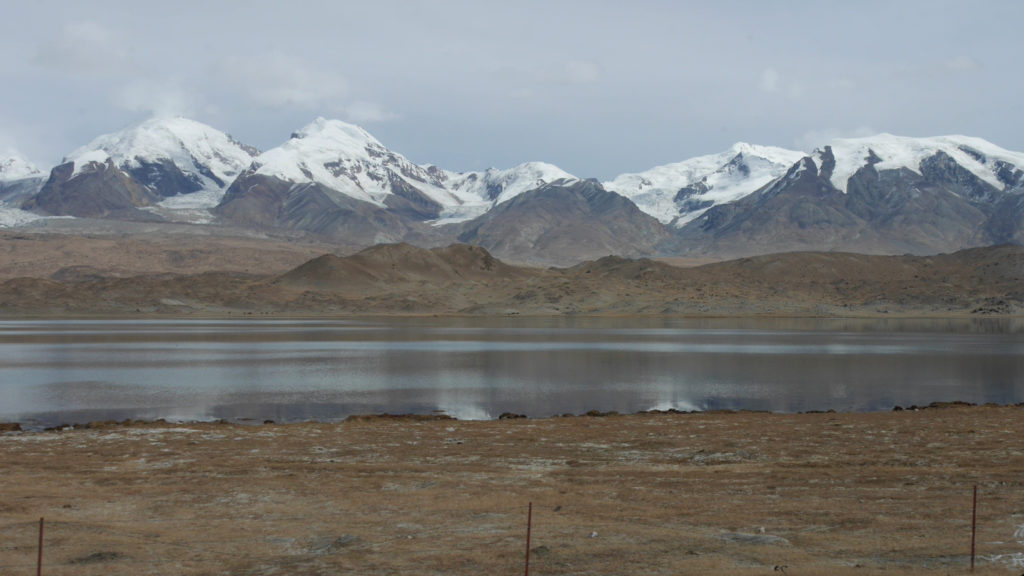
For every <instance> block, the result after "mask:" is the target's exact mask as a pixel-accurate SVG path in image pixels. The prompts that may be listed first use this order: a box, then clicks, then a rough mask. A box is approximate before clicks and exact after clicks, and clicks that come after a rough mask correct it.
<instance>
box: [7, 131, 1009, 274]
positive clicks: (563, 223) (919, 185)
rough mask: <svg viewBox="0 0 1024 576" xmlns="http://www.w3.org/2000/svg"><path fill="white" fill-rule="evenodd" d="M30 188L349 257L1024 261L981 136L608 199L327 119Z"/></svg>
mask: <svg viewBox="0 0 1024 576" xmlns="http://www.w3.org/2000/svg"><path fill="white" fill-rule="evenodd" d="M26 175H28V177H27V178H21V179H15V180H13V181H14V182H19V183H25V182H28V183H29V184H25V187H22V188H21V189H20V190H21V192H19V194H21V196H20V197H19V198H26V197H27V200H25V201H24V204H22V207H24V208H26V209H28V210H33V211H35V212H36V213H37V214H39V215H72V216H80V217H89V218H105V219H113V220H118V219H124V220H146V221H153V222H159V221H166V220H183V219H184V220H187V221H190V222H195V223H211V224H212V223H214V222H215V221H217V222H218V223H220V224H223V225H228V226H233V227H238V228H243V229H255V230H260V231H261V232H262V231H269V230H276V231H278V232H281V231H286V232H285V233H286V234H288V235H291V234H293V231H294V232H298V233H300V234H307V233H308V234H313V235H318V236H320V237H322V238H327V239H331V240H333V241H336V242H337V243H338V244H339V246H348V247H355V246H365V245H368V244H373V243H380V242H399V241H404V242H410V243H415V244H419V245H421V246H434V245H439V244H446V243H449V242H451V241H454V240H456V239H458V240H462V241H467V242H474V243H478V244H481V245H484V246H487V247H489V248H491V249H492V250H495V251H496V252H498V253H500V254H501V256H502V257H504V258H508V259H511V260H517V261H533V262H538V263H554V262H558V263H568V262H571V261H572V260H573V258H574V254H576V255H580V256H582V255H585V254H586V255H588V257H589V255H592V253H593V252H595V251H613V252H614V253H616V254H629V255H665V256H674V255H684V254H689V255H711V256H717V257H720V256H738V255H750V254H757V253H765V252H779V251H788V250H847V251H856V252H866V253H887V254H891V253H905V252H910V253H916V254H927V253H936V252H944V251H953V250H958V249H961V248H965V247H970V246H978V245H984V244H993V243H1005V242H1010V243H1019V244H1024V153H1020V152H1012V151H1008V150H1005V149H1003V148H1000V147H998V146H996V145H994V144H991V143H989V142H986V141H985V140H982V139H980V138H971V137H966V136H941V137H934V138H907V137H900V136H893V135H890V134H880V135H878V136H873V137H870V138H857V139H839V140H835V141H833V142H831V143H829V144H828V145H825V146H822V147H821V148H818V149H816V150H814V151H813V152H810V153H804V152H799V151H793V150H786V149H783V148H777V147H770V146H757V145H753V144H744V143H739V144H736V145H734V146H733V147H731V148H730V149H729V150H726V151H724V152H721V153H719V154H712V155H708V156H701V157H698V158H692V159H689V160H684V161H681V162H677V163H674V164H667V165H664V166H658V167H655V168H652V169H650V170H647V171H645V172H641V173H635V174H623V175H621V176H618V177H616V178H614V179H612V180H610V181H608V182H605V183H603V184H601V183H598V182H596V181H593V180H580V179H578V178H576V177H574V176H573V175H571V174H569V173H567V172H565V171H563V170H561V169H559V168H558V167H557V166H553V165H551V164H546V163H543V162H529V163H525V164H521V165H519V166H516V167H513V168H509V169H504V170H499V169H494V168H491V169H488V170H485V171H478V172H462V173H460V172H453V171H449V170H445V169H442V168H440V167H437V166H433V165H419V164H415V163H413V162H411V161H410V160H408V159H407V158H405V157H404V156H402V155H401V154H399V153H397V152H395V151H392V150H390V149H388V148H387V147H386V146H384V145H383V144H382V143H381V142H380V141H378V140H377V139H376V138H374V137H373V136H372V135H371V134H370V133H368V132H367V131H366V130H364V129H362V128H360V127H358V126H355V125H352V124H348V123H345V122H342V121H338V120H327V119H323V118H318V119H316V120H315V121H313V122H312V123H310V124H309V125H307V126H305V127H303V128H302V129H300V130H298V131H296V132H295V133H294V134H292V136H291V138H289V139H288V140H287V141H285V142H284V143H283V144H281V145H280V146H278V147H275V148H273V149H270V150H267V151H266V152H264V153H262V154H257V153H256V151H255V150H254V149H252V148H250V147H247V146H244V145H241V144H239V143H238V142H236V141H234V140H232V139H231V138H230V137H229V136H227V135H226V134H224V133H223V132H220V131H218V130H215V129H213V128H210V127H209V126H206V125H204V124H201V123H198V122H194V121H191V120H187V119H183V118H176V119H154V120H149V121H146V122H143V123H141V124H139V125H136V126H133V127H131V128H129V129H126V130H123V131H121V132H117V133H114V134H108V135H105V136H101V137H99V138H97V139H95V140H94V141H93V142H91V143H90V144H89V145H87V146H84V147H82V148H80V149H78V150H76V151H74V152H73V153H71V154H70V155H68V157H67V159H66V161H65V162H64V163H63V164H61V165H60V166H57V167H55V168H53V169H52V171H51V172H50V173H49V178H48V180H46V182H45V184H44V185H41V184H40V182H41V179H40V178H38V171H37V170H36V171H33V168H32V167H31V165H30V164H29V163H27V162H26V161H24V159H23V158H21V157H15V156H11V157H10V158H8V157H0V188H2V186H3V183H4V182H8V181H12V180H10V179H11V178H15V177H22V176H26ZM33 175H36V176H33ZM40 187H41V189H40ZM26 191H27V192H26ZM37 191H38V192H37ZM7 198H8V201H7V208H8V209H9V208H10V207H11V206H13V205H12V204H11V202H10V201H9V199H10V196H7ZM3 202H4V196H3V192H2V190H0V204H2V203H3ZM0 207H2V206H0ZM22 215H27V214H25V213H18V214H16V216H18V217H19V218H20V217H21V216H22ZM30 217H34V216H30ZM2 221H3V219H2V218H0V225H2ZM18 222H20V220H19V221H18Z"/></svg>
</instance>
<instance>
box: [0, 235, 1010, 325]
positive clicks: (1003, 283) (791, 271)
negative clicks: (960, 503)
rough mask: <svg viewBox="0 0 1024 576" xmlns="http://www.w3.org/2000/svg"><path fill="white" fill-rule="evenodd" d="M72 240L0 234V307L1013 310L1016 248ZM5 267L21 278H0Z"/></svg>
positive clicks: (3, 310) (723, 312) (10, 310)
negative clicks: (628, 251)
mask: <svg viewBox="0 0 1024 576" xmlns="http://www.w3.org/2000/svg"><path fill="white" fill-rule="evenodd" d="M81 240H82V242H84V244H82V245H81V246H79V244H77V243H74V242H71V240H69V239H68V238H63V239H55V238H51V239H49V240H45V239H42V238H36V237H33V238H29V239H28V240H22V239H20V237H18V236H6V237H4V236H2V235H0V314H4V315H24V314H39V315H64V314H94V315H111V314H172V315H184V314H218V315H227V314H280V315H297V314H298V315H301V314H333V315H353V314H475V315H506V314H526V315H560V314H588V315H602V314H605V315H608V314H623V315H625V314H643V315H685V316H701V315H704V316H752V315H771V316H878V315H885V314H894V315H895V314H902V315H913V316H957V315H1015V314H1024V290H1022V288H1021V287H1022V286H1024V248H1022V247H1014V246H1003V247H992V248H981V249H973V250H965V251H963V252H958V253H956V254H949V255H939V256H930V257H923V256H865V255H858V254H841V253H791V254H777V255H769V256H760V257H757V258H744V259H740V260H734V261H729V262H720V263H714V264H707V265H703V266H697V267H691V268H680V267H675V266H670V265H668V264H665V263H662V262H656V261H652V260H646V259H641V260H628V259H624V258H617V257H607V258H602V259H600V260H597V261H594V262H587V263H584V264H580V265H578V266H574V267H572V268H561V269H558V268H529V267H520V266H512V265H509V264H505V263H502V262H501V261H499V260H497V259H495V258H493V257H492V256H491V255H490V254H488V253H487V252H486V251H485V250H483V249H482V248H479V247H471V246H466V245H454V246H450V247H447V248H435V249H433V250H426V249H423V248H416V247H413V246H410V245H407V244H395V245H380V246H375V247H372V248H369V249H367V250H364V251H362V252H359V253H357V254H353V255H349V256H344V257H337V256H334V255H331V254H327V255H323V256H319V257H317V258H313V259H309V258H308V257H309V256H311V254H313V253H319V252H317V251H319V250H322V249H324V248H325V247H324V246H321V245H313V244H309V245H306V244H289V243H286V242H283V241H274V240H269V239H250V240H245V239H224V238H221V239H217V240H212V239H196V238H192V239H189V240H185V239H181V238H178V239H173V238H155V239H154V238H150V239H146V240H140V239H135V240H127V239H120V240H118V239H111V238H103V239H95V238H93V239H89V238H84V239H81ZM23 242H27V244H26V246H28V248H25V247H24V246H22V244H21V243H23ZM51 244H52V245H51ZM80 252H83V253H82V254H80ZM5 253H6V264H5V260H4V256H3V255H4V254H5ZM103 255H105V256H103ZM22 258H26V259H28V260H32V259H35V260H32V262H23V261H22ZM179 260H180V261H179ZM307 260H308V261H307ZM83 262H84V263H83ZM297 263H302V264H301V265H299V264H297ZM289 265H292V267H291V268H290V269H289V268H288V266H289ZM4 270H7V272H6V274H13V273H15V272H16V271H20V272H21V273H25V274H27V275H28V276H27V277H18V278H12V279H9V280H6V281H2V277H3V275H2V274H3V271H4ZM51 270H55V271H54V272H51ZM183 270H188V273H187V274H186V273H183V272H182V271H183ZM285 270H287V271H285ZM130 271H134V272H132V273H129V272H130ZM29 272H31V273H29ZM282 272H283V273H282Z"/></svg>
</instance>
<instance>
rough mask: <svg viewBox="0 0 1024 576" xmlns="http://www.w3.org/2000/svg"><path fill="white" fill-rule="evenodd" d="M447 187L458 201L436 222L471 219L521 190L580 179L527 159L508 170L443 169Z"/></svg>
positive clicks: (551, 165) (545, 164)
mask: <svg viewBox="0 0 1024 576" xmlns="http://www.w3.org/2000/svg"><path fill="white" fill-rule="evenodd" d="M445 174H446V176H447V182H446V184H447V188H448V189H449V190H450V191H451V192H452V194H453V195H454V196H455V197H456V198H458V199H459V203H458V204H453V205H449V206H445V210H444V211H443V212H442V213H441V217H440V218H439V219H438V220H436V221H435V222H434V224H435V225H441V224H450V223H455V222H463V221H466V220H472V219H473V218H476V217H477V216H480V215H482V214H484V213H485V212H487V211H488V210H490V209H491V208H493V207H494V206H497V205H498V204H501V203H502V202H506V201H508V200H511V199H513V198H515V197H516V196H519V195H520V194H522V193H523V192H529V191H530V190H536V189H537V188H540V187H542V186H545V185H547V184H552V183H554V182H559V181H561V182H563V183H565V184H571V183H573V182H578V181H579V178H577V177H575V176H573V175H572V174H569V173H568V172H566V171H565V170H562V169H561V168H559V167H558V166H555V165H554V164H548V163H545V162H527V163H525V164H520V165H519V166H516V167H514V168H509V169H508V170H499V169H497V168H488V169H487V170H485V171H483V172H463V173H456V172H446V173H445Z"/></svg>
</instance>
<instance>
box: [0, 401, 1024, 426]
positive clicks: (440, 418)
mask: <svg viewBox="0 0 1024 576" xmlns="http://www.w3.org/2000/svg"><path fill="white" fill-rule="evenodd" d="M953 408H965V409H967V408H976V409H980V408H1024V402H1017V403H1007V404H998V403H994V402H987V403H983V404H978V403H974V402H966V401H963V400H949V401H935V402H930V403H928V404H925V405H917V404H912V405H909V406H905V407H904V406H901V405H895V406H893V407H892V408H891V409H888V410H866V411H852V410H851V411H846V410H834V409H828V410H807V411H801V412H776V411H771V410H751V409H738V410H731V409H714V410H678V409H675V408H671V409H667V410H641V411H637V412H627V413H622V412H617V411H614V410H610V411H601V410H588V411H587V412H584V413H581V414H571V413H565V414H557V415H551V416H527V415H525V414H515V413H512V412H504V413H502V414H500V415H498V416H496V417H493V418H486V419H466V418H463V419H460V418H456V417H454V416H451V415H449V414H446V413H444V412H443V411H437V412H431V413H387V412H381V413H368V414H351V415H348V416H345V417H343V418H338V419H327V420H296V421H280V422H278V421H276V420H271V419H263V420H261V419H259V418H235V419H230V420H228V419H210V420H189V419H182V420H178V419H174V418H153V419H146V418H142V419H139V418H125V419H122V420H113V419H111V420H91V421H88V422H79V423H63V424H55V425H52V426H31V425H27V424H26V423H23V422H5V421H0V434H3V433H22V432H24V433H41V432H66V431H74V430H95V429H116V428H138V427H147V428H160V427H175V426H202V425H217V426H232V427H244V428H251V427H260V426H302V425H311V426H321V425H339V424H346V423H349V422H374V421H382V422H408V423H417V422H498V421H504V420H529V421H532V422H545V421H550V420H566V419H573V418H589V419H606V418H607V419H614V418H630V417H646V416H649V417H658V416H679V415H706V416H731V415H763V416H812V415H821V414H844V415H854V414H887V413H891V412H920V411H924V410H944V409H953Z"/></svg>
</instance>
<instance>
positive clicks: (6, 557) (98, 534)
mask: <svg viewBox="0 0 1024 576" xmlns="http://www.w3.org/2000/svg"><path fill="white" fill-rule="evenodd" d="M559 508H560V507H559ZM538 512H540V513H538ZM965 512H966V513H965V515H964V516H965V517H964V518H963V520H962V521H961V522H958V523H956V524H955V526H956V528H957V529H958V530H960V531H961V532H962V534H961V535H962V541H963V547H962V552H961V553H959V554H954V555H950V554H949V552H950V551H948V550H945V551H942V550H936V551H935V557H936V559H935V560H934V562H931V561H929V562H930V564H929V566H933V565H935V563H940V564H942V565H945V566H947V567H953V568H957V569H960V570H961V571H962V572H966V571H967V570H970V571H972V572H973V571H974V561H975V559H974V557H973V551H974V547H975V531H974V528H975V526H974V520H975V518H976V515H975V511H974V510H967V511H965ZM312 524H313V523H312V522H311V519H310V518H308V517H305V516H274V517H272V518H267V519H259V518H256V519H248V520H247V521H244V522H240V521H238V520H237V519H231V518H225V519H222V520H221V521H219V522H210V521H208V520H188V519H156V520H153V519H147V520H144V521H141V520H140V521H133V520H110V519H106V520H102V521H99V520H97V521H75V520H68V519H62V518H51V519H46V520H45V521H43V520H40V521H19V522H10V523H6V524H2V525H0V535H2V538H3V540H2V542H0V574H3V575H4V576H8V575H9V576H20V575H30V574H47V575H56V576H64V575H67V576H71V575H75V576H92V575H100V574H102V575H105V576H109V575H118V574H183V575H185V574H242V575H245V574H328V573H331V574H338V573H352V574H356V573H359V574H363V573H365V574H372V573H405V572H402V571H401V570H399V569H398V567H399V566H404V564H400V563H398V561H397V558H399V557H402V558H406V559H409V558H412V559H413V561H418V562H420V564H421V567H422V570H421V571H419V572H418V573H446V574H471V573H492V574H518V573H525V574H526V576H529V575H530V574H531V573H532V574H535V575H537V574H583V573H589V572H586V571H584V570H583V569H582V567H581V566H576V565H574V564H573V561H572V555H571V554H564V553H563V554H559V553H554V552H553V550H565V549H566V548H567V547H568V548H573V547H575V548H576V549H577V550H579V551H581V552H586V553H587V554H590V555H594V554H596V555H601V554H605V555H608V556H609V557H611V556H614V555H619V554H622V553H623V551H624V550H635V549H636V548H638V547H639V548H640V549H641V552H642V554H645V555H647V558H648V560H658V558H657V555H658V554H664V555H674V556H677V557H683V558H685V557H690V556H693V555H697V554H699V553H698V552H695V551H694V550H693V549H689V548H687V546H686V545H685V541H686V538H677V540H678V541H679V543H680V545H677V546H672V547H669V546H667V542H668V539H669V538H671V534H672V533H675V534H677V535H688V536H689V537H690V538H691V539H697V540H699V539H700V538H701V537H704V538H705V539H707V538H717V539H719V540H723V541H724V540H729V538H726V536H729V537H734V539H735V541H737V542H740V541H743V542H745V543H747V544H752V545H756V546H758V547H759V548H758V549H759V550H765V549H771V547H772V546H775V547H777V548H784V547H785V546H788V542H786V541H785V539H784V538H781V537H779V536H775V535H772V534H764V533H758V532H757V531H756V530H755V531H753V532H752V533H749V534H746V533H745V534H722V533H720V532H715V531H713V530H708V531H707V532H706V533H704V534H693V532H694V530H699V529H697V528H695V527H693V526H686V525H684V524H679V525H677V526H666V525H665V523H664V522H662V521H649V520H645V519H644V518H635V517H633V518H618V519H612V518H609V519H595V518H588V519H587V520H586V521H585V522H579V521H578V519H574V518H572V517H571V515H566V514H564V513H563V511H561V510H559V509H558V508H555V509H544V510H538V509H537V508H535V507H534V504H533V503H532V502H530V503H528V504H526V505H521V506H510V507H505V508H502V509H500V510H495V511H490V512H487V513H479V514H477V515H476V517H475V518H469V519H467V520H466V521H465V522H455V523H452V522H443V523H439V526H438V527H435V528H429V527H424V526H420V525H406V524H402V523H394V524H390V525H387V524H386V525H384V526H382V527H381V529H380V530H376V531H367V530H351V531H346V530H343V529H340V528H339V529H334V530H331V529H330V527H344V526H345V517H344V515H342V514H332V513H330V512H326V511H325V513H324V514H323V515H321V516H319V517H318V518H317V519H316V523H315V524H316V525H315V526H313V525H312ZM282 525H284V526H289V527H291V528H289V529H287V530H284V532H281V531H279V530H277V529H276V528H277V527H278V526H282ZM968 528H969V530H968ZM40 536H41V538H40ZM882 538H883V539H884V536H882ZM1013 538H1014V539H1015V541H1016V544H1017V545H1018V547H1019V548H1021V549H1024V525H1020V526H1017V531H1016V532H1015V533H1014V534H1013ZM40 544H41V545H42V547H41V548H40ZM980 544H981V546H980V548H981V549H979V550H978V552H979V556H978V559H979V564H981V565H983V566H985V567H988V568H992V567H996V568H999V569H1000V570H1002V571H1003V572H1005V571H1006V570H1008V569H1012V568H1017V569H1019V568H1024V552H1015V551H1013V550H1011V549H1010V548H1012V547H1010V548H1008V547H1007V546H1006V545H1005V544H1006V543H1005V542H1003V543H1000V544H1003V545H1002V546H1000V551H999V553H992V554H987V555H986V554H985V550H984V548H985V547H986V546H989V547H991V544H992V543H991V542H981V543H980ZM645 546H646V547H647V550H642V549H643V548H644V547H645ZM968 546H970V549H971V552H972V554H971V556H970V557H969V556H968V554H967V549H968ZM40 552H41V554H40ZM40 559H41V562H40ZM632 560H636V558H633V559H632ZM968 561H969V562H970V565H968ZM654 563H655V564H656V563H657V562H654ZM662 564H664V565H669V563H665V562H662ZM769 564H770V563H769ZM767 565H768V564H766V566H767ZM775 568H778V569H779V570H780V571H783V572H784V571H785V570H786V565H785V564H778V565H775ZM791 571H792V570H791ZM606 573H608V574H613V573H616V572H614V571H609V572H606ZM635 573H651V574H654V573H671V572H656V571H653V570H652V571H647V572H644V571H638V572H635Z"/></svg>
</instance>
